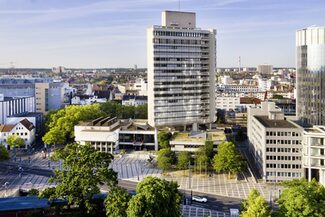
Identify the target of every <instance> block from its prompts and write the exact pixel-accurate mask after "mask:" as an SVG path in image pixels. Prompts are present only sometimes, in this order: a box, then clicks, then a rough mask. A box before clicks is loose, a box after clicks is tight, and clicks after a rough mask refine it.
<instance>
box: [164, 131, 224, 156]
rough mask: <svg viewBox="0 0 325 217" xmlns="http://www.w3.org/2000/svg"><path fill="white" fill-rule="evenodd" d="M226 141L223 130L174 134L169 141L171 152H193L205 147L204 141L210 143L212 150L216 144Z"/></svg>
mask: <svg viewBox="0 0 325 217" xmlns="http://www.w3.org/2000/svg"><path fill="white" fill-rule="evenodd" d="M225 140H226V136H225V133H224V131H223V130H217V131H210V132H175V133H174V134H173V136H172V138H171V140H170V146H171V148H172V150H173V151H190V152H195V151H197V150H198V149H199V148H200V147H203V146H204V145H205V142H206V141H212V142H213V144H214V149H216V148H217V146H218V144H220V143H221V142H223V141H225Z"/></svg>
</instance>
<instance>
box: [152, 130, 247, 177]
mask: <svg viewBox="0 0 325 217" xmlns="http://www.w3.org/2000/svg"><path fill="white" fill-rule="evenodd" d="M160 135H162V136H159V144H160V146H161V147H163V148H162V149H160V150H159V152H158V157H157V166H158V167H159V168H160V169H163V170H170V169H172V168H177V169H180V170H185V169H188V168H189V167H190V165H193V164H194V168H195V169H196V170H198V171H200V172H202V171H203V170H204V171H207V170H210V169H211V168H213V169H214V170H215V171H216V172H226V173H230V174H236V173H238V172H240V171H242V170H244V169H245V166H246V163H245V161H244V159H243V158H242V156H241V155H240V154H239V153H238V151H237V149H236V147H235V144H234V143H232V142H222V143H221V144H219V145H218V147H217V153H216V154H215V153H214V149H213V146H214V145H213V142H212V141H206V142H205V145H204V146H202V147H201V148H199V150H198V151H197V152H195V153H194V154H192V153H190V152H188V151H181V152H179V153H178V155H176V153H175V152H173V151H172V150H171V148H170V147H168V146H169V142H168V140H167V139H168V136H166V135H168V134H167V133H163V134H160ZM162 138H165V139H164V140H162Z"/></svg>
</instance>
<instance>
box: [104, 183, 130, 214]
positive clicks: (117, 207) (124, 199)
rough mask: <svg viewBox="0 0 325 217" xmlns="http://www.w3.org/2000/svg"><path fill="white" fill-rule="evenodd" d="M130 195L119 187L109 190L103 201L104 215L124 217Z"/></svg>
mask: <svg viewBox="0 0 325 217" xmlns="http://www.w3.org/2000/svg"><path fill="white" fill-rule="evenodd" d="M130 199H131V195H130V194H129V193H128V192H127V191H126V190H125V189H124V188H121V187H119V186H116V187H114V188H112V189H111V191H110V192H109V193H108V194H107V197H106V200H105V208H106V215H107V216H110V217H125V216H126V210H127V208H128V203H129V201H130Z"/></svg>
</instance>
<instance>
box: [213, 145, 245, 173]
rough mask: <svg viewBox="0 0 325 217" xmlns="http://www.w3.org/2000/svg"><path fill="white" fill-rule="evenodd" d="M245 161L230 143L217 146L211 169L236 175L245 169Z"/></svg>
mask: <svg viewBox="0 0 325 217" xmlns="http://www.w3.org/2000/svg"><path fill="white" fill-rule="evenodd" d="M245 165H246V164H245V161H244V160H243V158H242V157H241V155H240V154H239V153H238V151H237V150H236V147H235V144H234V143H232V142H222V143H221V144H219V145H218V149H217V154H216V155H215V156H214V158H213V167H214V169H215V170H216V171H217V172H227V173H232V174H236V173H238V172H240V171H242V170H243V169H244V168H245Z"/></svg>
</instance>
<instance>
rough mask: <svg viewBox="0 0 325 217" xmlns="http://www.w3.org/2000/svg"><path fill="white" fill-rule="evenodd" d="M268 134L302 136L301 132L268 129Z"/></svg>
mask: <svg viewBox="0 0 325 217" xmlns="http://www.w3.org/2000/svg"><path fill="white" fill-rule="evenodd" d="M266 136H300V133H296V132H274V131H266Z"/></svg>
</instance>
